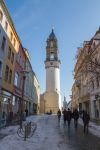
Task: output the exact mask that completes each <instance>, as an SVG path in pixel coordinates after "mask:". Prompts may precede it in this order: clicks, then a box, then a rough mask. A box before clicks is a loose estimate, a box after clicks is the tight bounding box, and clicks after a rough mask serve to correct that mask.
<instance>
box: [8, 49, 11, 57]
mask: <svg viewBox="0 0 100 150" xmlns="http://www.w3.org/2000/svg"><path fill="white" fill-rule="evenodd" d="M10 58H11V48H10V47H9V49H8V59H9V60H10Z"/></svg>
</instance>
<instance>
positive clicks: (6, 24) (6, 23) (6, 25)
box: [5, 21, 8, 31]
mask: <svg viewBox="0 0 100 150" xmlns="http://www.w3.org/2000/svg"><path fill="white" fill-rule="evenodd" d="M7 29H8V22H7V21H5V30H6V31H7Z"/></svg>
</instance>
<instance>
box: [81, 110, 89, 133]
mask: <svg viewBox="0 0 100 150" xmlns="http://www.w3.org/2000/svg"><path fill="white" fill-rule="evenodd" d="M82 119H83V123H84V133H85V132H86V133H88V126H89V121H90V115H89V114H88V113H87V112H86V111H83V117H82Z"/></svg>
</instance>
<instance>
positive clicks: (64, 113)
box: [63, 109, 67, 124]
mask: <svg viewBox="0 0 100 150" xmlns="http://www.w3.org/2000/svg"><path fill="white" fill-rule="evenodd" d="M63 120H64V124H66V120H67V110H66V109H64V110H63Z"/></svg>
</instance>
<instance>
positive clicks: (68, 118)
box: [66, 108, 72, 127]
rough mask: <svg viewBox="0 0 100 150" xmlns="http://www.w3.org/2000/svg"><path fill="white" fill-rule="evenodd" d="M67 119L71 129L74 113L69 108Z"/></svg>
mask: <svg viewBox="0 0 100 150" xmlns="http://www.w3.org/2000/svg"><path fill="white" fill-rule="evenodd" d="M66 119H67V123H68V127H70V122H71V119H72V112H71V110H70V109H69V108H68V111H67V114H66Z"/></svg>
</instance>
